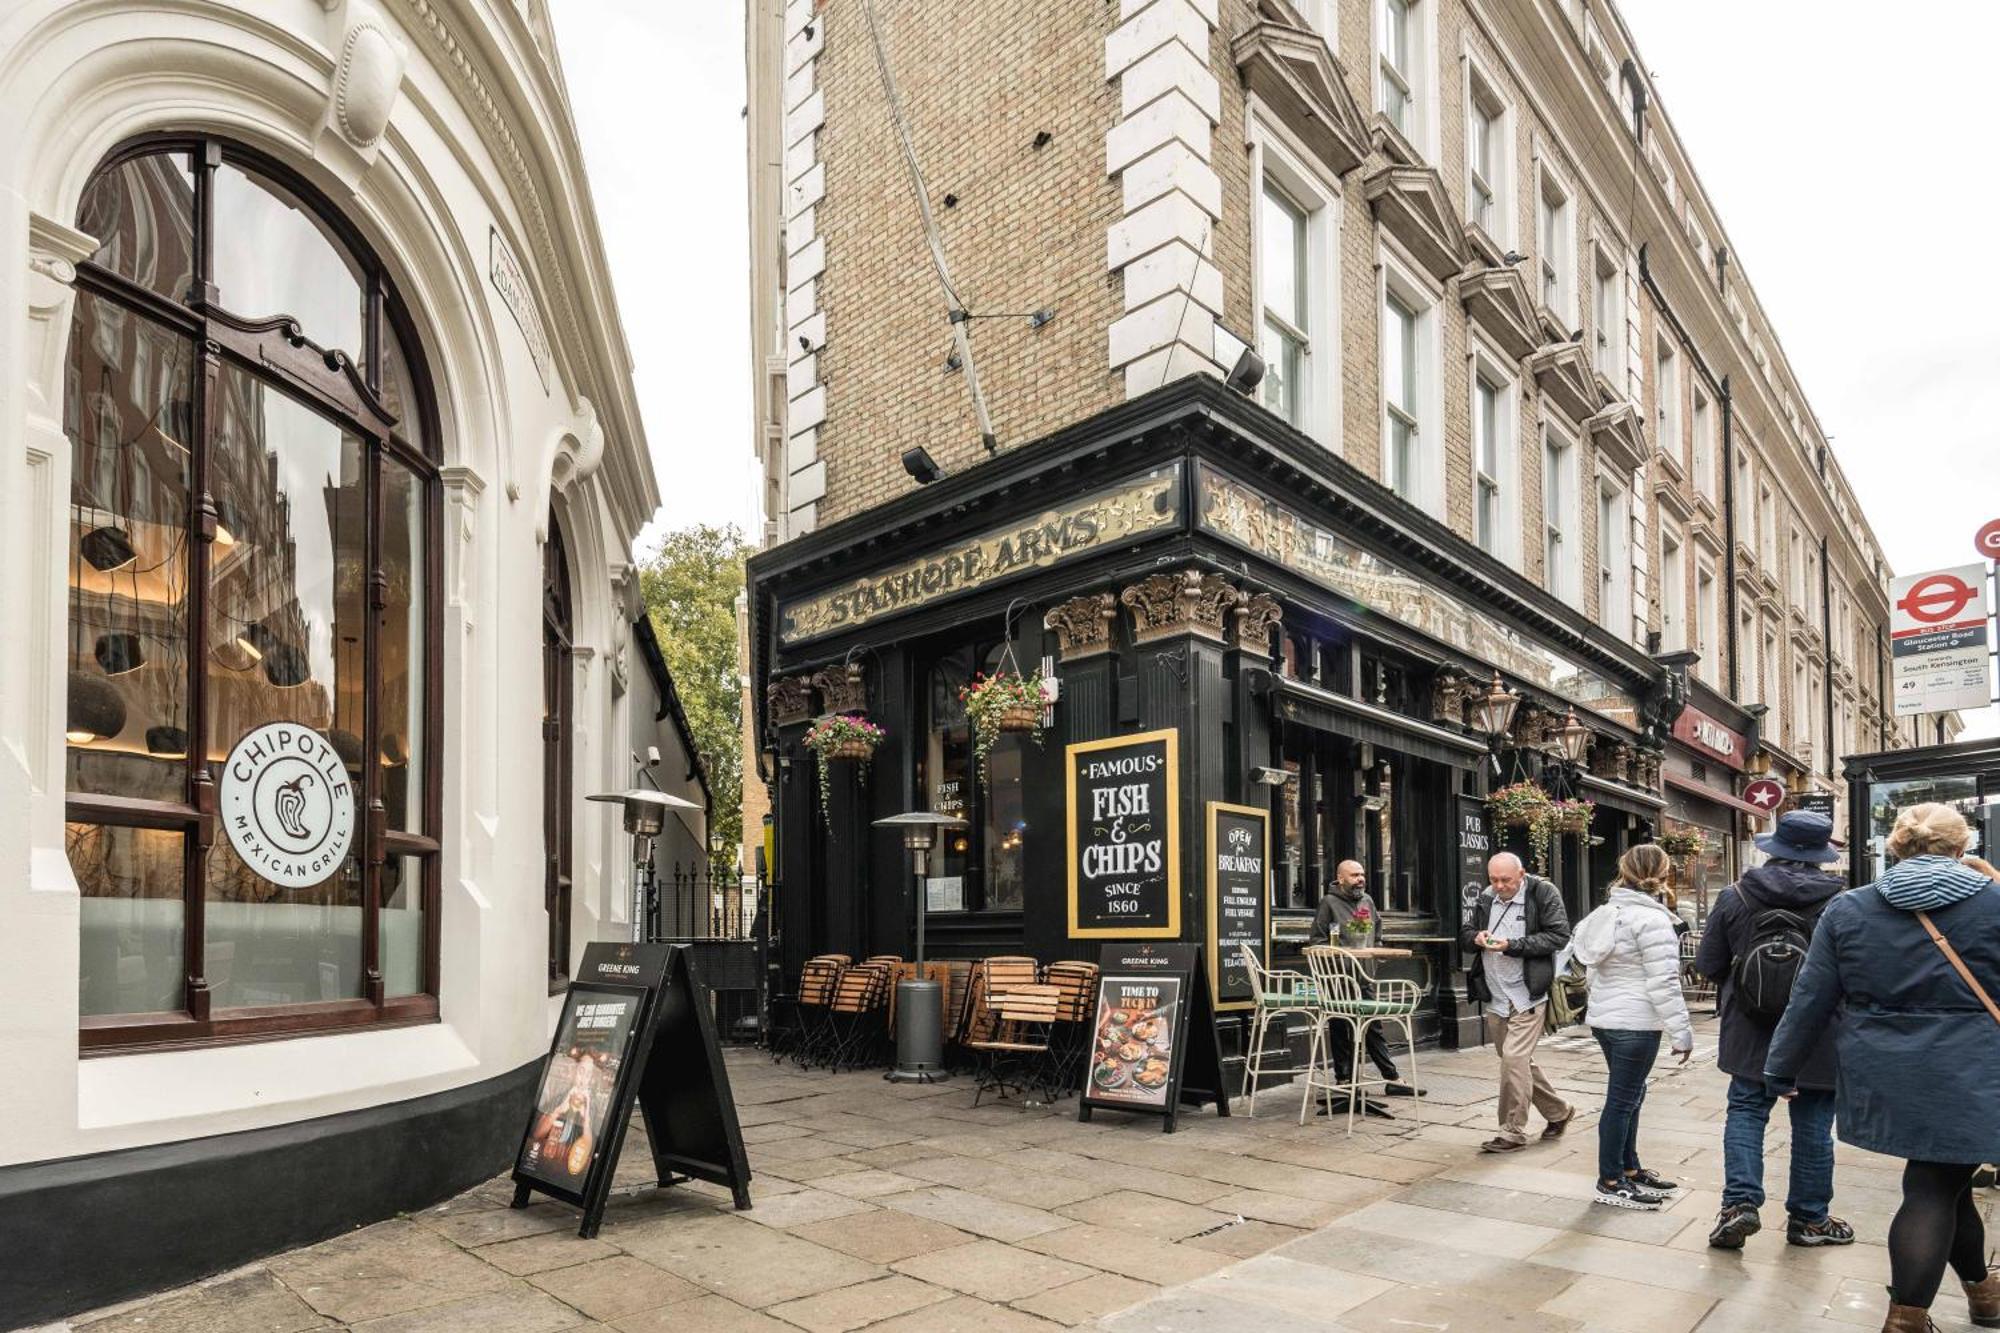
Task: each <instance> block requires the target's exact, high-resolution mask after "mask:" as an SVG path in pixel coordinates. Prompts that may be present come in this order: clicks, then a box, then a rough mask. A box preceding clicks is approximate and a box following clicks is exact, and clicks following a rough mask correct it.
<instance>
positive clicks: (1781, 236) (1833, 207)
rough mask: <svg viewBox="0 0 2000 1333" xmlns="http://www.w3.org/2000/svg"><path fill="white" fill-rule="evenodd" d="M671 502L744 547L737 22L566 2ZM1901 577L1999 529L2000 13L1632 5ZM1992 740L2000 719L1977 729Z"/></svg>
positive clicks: (736, 12)
mask: <svg viewBox="0 0 2000 1333" xmlns="http://www.w3.org/2000/svg"><path fill="white" fill-rule="evenodd" d="M551 8H552V10H553V11H554V16H555V22H556V28H557V33H558V40H559V43H560V46H561V52H562V61H563V68H564V73H565V75H566V77H567V79H568V83H569V90H570V99H571V103H572V105H573V107H574V109H575V113H576V119H577V125H578V131H579V133H580V134H581V136H582V139H583V145H584V155H585V158H586V160H587V163H588V167H589V171H590V183H591V190H592V192H593V194H594V196H595V199H596V204H597V213H598V219H599V222H600V223H601V225H602V227H603V230H604V237H605V244H606V246H607V247H608V249H609V253H610V257H611V266H612V273H613V276H614V280H615V281H616V284H617V289H618V301H619V308H620V311H621V312H622V314H623V318H624V323H625V332H626V337H627V338H628V339H629V341H630V343H631V347H632V356H633V361H634V363H635V378H636V380H637V383H638V390H639V401H640V407H641V409H642V410H643V411H644V413H645V419H646V428H647V434H648V437H649V438H650V440H651V442H652V449H653V459H654V463H655V466H656V468H657V469H658V472H659V476H660V489H661V493H662V498H663V508H662V510H661V512H660V515H659V517H658V519H657V520H656V522H655V529H654V530H658V529H659V528H667V527H679V526H682V525H685V524H688V523H694V522H711V523H718V522H735V523H737V524H739V525H741V526H743V527H744V528H745V530H746V531H754V529H755V527H756V524H757V522H758V515H757V473H756V464H755V460H754V459H753V457H752V454H751V444H750V441H751V399H750V375H751V369H750V359H749V354H748V347H749V308H748V302H749V288H748V283H749V275H748V271H747V270H748V263H749V261H748V248H747V236H746V223H745V210H746V196H745V185H744V139H743V132H744V125H743V117H742V110H743V102H744V93H743V3H742V0H698V2H697V3H661V2H660V0H552V3H551ZM1621 9H1622V10H1623V12H1624V14H1625V16H1626V20H1627V22H1628V23H1629V25H1630V26H1631V28H1632V31H1633V34H1634V36H1635V38H1636V39H1637V41H1638V44H1639V50H1640V53H1641V57H1642V59H1643V60H1644V61H1645V63H1646V65H1647V68H1648V70H1649V72H1650V73H1651V74H1652V77H1653V80H1654V86H1655V88H1656V89H1657V91H1658V93H1659V97H1660V100H1661V101H1662V103H1664V105H1665V107H1666V110H1667V114H1668V115H1669V116H1671V117H1672V119H1673V122H1674V126H1675V129H1676V130H1677V131H1678V132H1679V134H1680V135H1681V138H1682V140H1683V142H1684V143H1685V144H1686V146H1687V150H1688V153H1689V155H1690V157H1691V159H1692V160H1693V162H1694V164H1695V169H1696V170H1697V171H1699V172H1700V173H1701V178H1702V182H1703V184H1704V185H1705V186H1706V188H1707V190H1708V192H1709V196H1710V198H1711V199H1713V200H1714V201H1715V204H1716V207H1717V209H1718V210H1719V211H1720V214H1721V217H1722V221H1723V225H1724V226H1725V227H1726V228H1728V231H1729V237H1730V241H1731V243H1732V247H1733V254H1732V261H1733V262H1734V263H1736V264H1739V265H1740V266H1741V269H1742V271H1743V272H1744V273H1745V274H1747V275H1748V277H1749V279H1750V281H1751V283H1752V284H1753V285H1754V287H1755V288H1756V291H1757V296H1758V299H1759V300H1760V301H1761V302H1762V304H1763V306H1764V309H1765V311H1766V313H1767V314H1768V315H1769V317H1770V319H1771V320H1772V322H1773V325H1774V326H1775V330H1776V332H1777V335H1778V338H1779V340H1780V341H1781V342H1782V343H1783V344H1784V347H1785V351H1786V354H1787V355H1788V356H1789V357H1790V359H1791V362H1792V366H1793V368H1794V370H1795V371H1796V372H1797V374H1798V376H1799V379H1800V382H1801V384H1802V386H1803V387H1804V389H1805V393H1806V397H1807V399H1808V401H1809V402H1810V403H1811V404H1812V407H1813V409H1814V410H1815V411H1816V412H1817V413H1818V414H1819V418H1820V420H1821V422H1822V423H1823V424H1824V427H1825V429H1826V430H1827V431H1828V432H1830V433H1831V435H1832V437H1833V449H1834V452H1835V453H1836V454H1837V455H1838V456H1839V458H1840V461H1841V466H1842V467H1843V468H1844V469H1845V470H1846V472H1847V475H1848V477H1849V479H1850V480H1851V481H1852V483H1853V485H1854V488H1855V490H1856V492H1857V494H1858V495H1859V496H1860V499H1861V503H1862V507H1863V508H1864V510H1865V511H1866V512H1867V514H1868V517H1869V521H1870V522H1871V523H1872V524H1873V526H1874V528H1875V531H1876V533H1877V535H1878V536H1879V537H1880V539H1881V541H1882V544H1883V547H1884V549H1885V550H1886V552H1887V553H1888V556H1889V559H1890V561H1891V563H1892V564H1893V565H1894V566H1895V568H1896V569H1897V570H1898V571H1900V572H1904V573H1911V572H1916V571H1920V570H1924V569H1933V568H1941V567H1946V566H1951V565H1959V564H1966V563H1970V562H1971V561H1972V560H1973V559H1974V558H1975V555H1974V552H1973V549H1972V534H1973V532H1974V531H1975V530H1976V529H1977V528H1978V526H1979V525H1980V524H1981V523H1982V522H1984V521H1986V520H1987V519H1989V518H2000V323H1996V321H1995V320H1994V317H1993V312H1994V311H1995V310H1996V309H2000V262H1996V261H1995V260H1994V259H1993V258H1992V257H1991V256H1990V254H1989V252H1988V245H1989V241H1990V238H1991V237H1992V235H1993V233H1994V230H1995V225H1994V220H1995V217H1996V213H2000V176H1996V174H1995V173H1994V172H1993V171H1992V170H1991V168H1990V160H1991V157H1992V151H1991V147H1990V133H1989V131H1988V130H1987V129H1986V128H1985V127H1986V124H1987V122H1988V120H1989V119H1990V117H1991V116H1992V114H1993V111H1992V88H1993V84H1994V76H1993V73H1992V71H1991V69H1990V64H1991V53H1992V51H1994V50H1995V49H1996V48H2000V6H1996V5H1990V4H1986V3H1981V2H1978V0H1956V3H1951V4H1947V5H1946V6H1944V7H1943V8H1942V9H1938V8H1933V9H1931V10H1928V11H1927V14H1928V15H1929V19H1928V21H1926V22H1923V23H1893V22H1889V23H1884V22H1870V23H1863V22H1856V21H1853V19H1852V15H1850V14H1849V13H1847V12H1843V10H1842V9H1841V7H1837V6H1829V5H1827V4H1826V3H1825V0H1757V2H1756V3H1754V4H1750V3H1744V0H1621ZM1967 720H1968V723H1969V724H1970V725H1969V727H1968V734H1975V733H1977V734H1991V733H1994V732H2000V712H1996V710H1992V709H1988V710H1986V712H1985V714H1984V715H1982V716H1975V717H1970V718H1968V719H1967Z"/></svg>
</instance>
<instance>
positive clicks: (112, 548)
mask: <svg viewBox="0 0 2000 1333" xmlns="http://www.w3.org/2000/svg"><path fill="white" fill-rule="evenodd" d="M77 550H78V551H80V552H81V553H82V555H83V558H84V559H85V560H87V561H89V562H90V567H91V568H92V569H94V570H96V571H97V572H98V573H100V574H109V573H111V572H112V571H114V570H119V569H123V568H125V566H127V565H129V564H131V563H132V562H133V561H134V560H136V559H138V552H137V551H135V550H133V549H132V538H131V537H130V536H129V535H128V534H127V533H126V531H125V529H123V528H121V527H117V526H110V525H108V526H105V527H101V528H92V529H91V530H90V531H89V532H86V533H84V534H83V537H82V539H81V540H79V541H78V542H77Z"/></svg>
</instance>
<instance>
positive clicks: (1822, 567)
mask: <svg viewBox="0 0 2000 1333" xmlns="http://www.w3.org/2000/svg"><path fill="white" fill-rule="evenodd" d="M1826 551H1827V539H1826V534H1825V533H1821V534H1820V538H1819V619H1820V630H1819V632H1820V635H1821V637H1822V638H1824V639H1825V640H1826V665H1825V666H1823V667H1821V668H1820V674H1821V675H1822V676H1823V677H1824V679H1822V680H1821V681H1820V693H1821V695H1822V696H1823V697H1822V698H1821V699H1820V703H1821V704H1822V705H1823V706H1824V708H1825V713H1826V716H1825V718H1824V719H1823V720H1824V721H1825V723H1826V733H1825V734H1826V775H1827V777H1829V778H1831V777H1832V776H1833V771H1834V770H1833V570H1832V568H1831V567H1830V566H1829V565H1828V564H1827V560H1826Z"/></svg>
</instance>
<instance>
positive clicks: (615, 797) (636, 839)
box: [584, 787, 701, 944]
mask: <svg viewBox="0 0 2000 1333" xmlns="http://www.w3.org/2000/svg"><path fill="white" fill-rule="evenodd" d="M584 799H585V800H590V801H603V802H605V803H606V804H611V805H620V806H623V807H624V808H625V831H626V832H627V833H629V834H631V835H632V942H633V943H634V944H643V943H644V942H645V939H646V903H647V899H648V897H649V896H650V895H651V893H652V891H653V843H654V839H656V838H658V837H659V836H660V830H661V829H663V828H665V827H666V824H667V811H669V810H699V809H701V807H700V806H698V805H696V804H695V803H694V802H693V801H684V800H682V799H681V798H680V797H678V796H669V795H668V794H667V793H665V792H663V791H657V790H649V789H647V788H645V787H632V788H628V789H627V790H625V791H606V792H599V793H597V794H596V795H595V796H587V797H585V798H584Z"/></svg>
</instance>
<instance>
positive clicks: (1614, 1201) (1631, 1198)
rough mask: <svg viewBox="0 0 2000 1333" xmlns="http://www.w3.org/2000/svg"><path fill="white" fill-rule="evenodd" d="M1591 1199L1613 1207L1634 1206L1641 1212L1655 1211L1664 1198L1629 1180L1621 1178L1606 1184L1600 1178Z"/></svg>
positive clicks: (1658, 1209)
mask: <svg viewBox="0 0 2000 1333" xmlns="http://www.w3.org/2000/svg"><path fill="white" fill-rule="evenodd" d="M1591 1201H1592V1202H1593V1203H1603V1204H1609V1205H1610V1206H1611V1207H1613V1208H1635V1209H1637V1210H1638V1211H1640V1212H1642V1213H1657V1212H1659V1211H1660V1206H1661V1205H1662V1204H1664V1203H1665V1202H1666V1199H1665V1198H1663V1197H1661V1196H1660V1195H1658V1194H1655V1193H1653V1192H1652V1191H1651V1190H1649V1189H1641V1188H1640V1187H1639V1186H1637V1185H1635V1184H1633V1183H1632V1182H1631V1181H1630V1180H1621V1181H1619V1182H1618V1183H1617V1184H1615V1185H1607V1184H1605V1183H1604V1182H1603V1181H1601V1180H1600V1181H1598V1182H1597V1193H1596V1194H1595V1195H1594V1196H1593V1197H1592V1200H1591Z"/></svg>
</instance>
